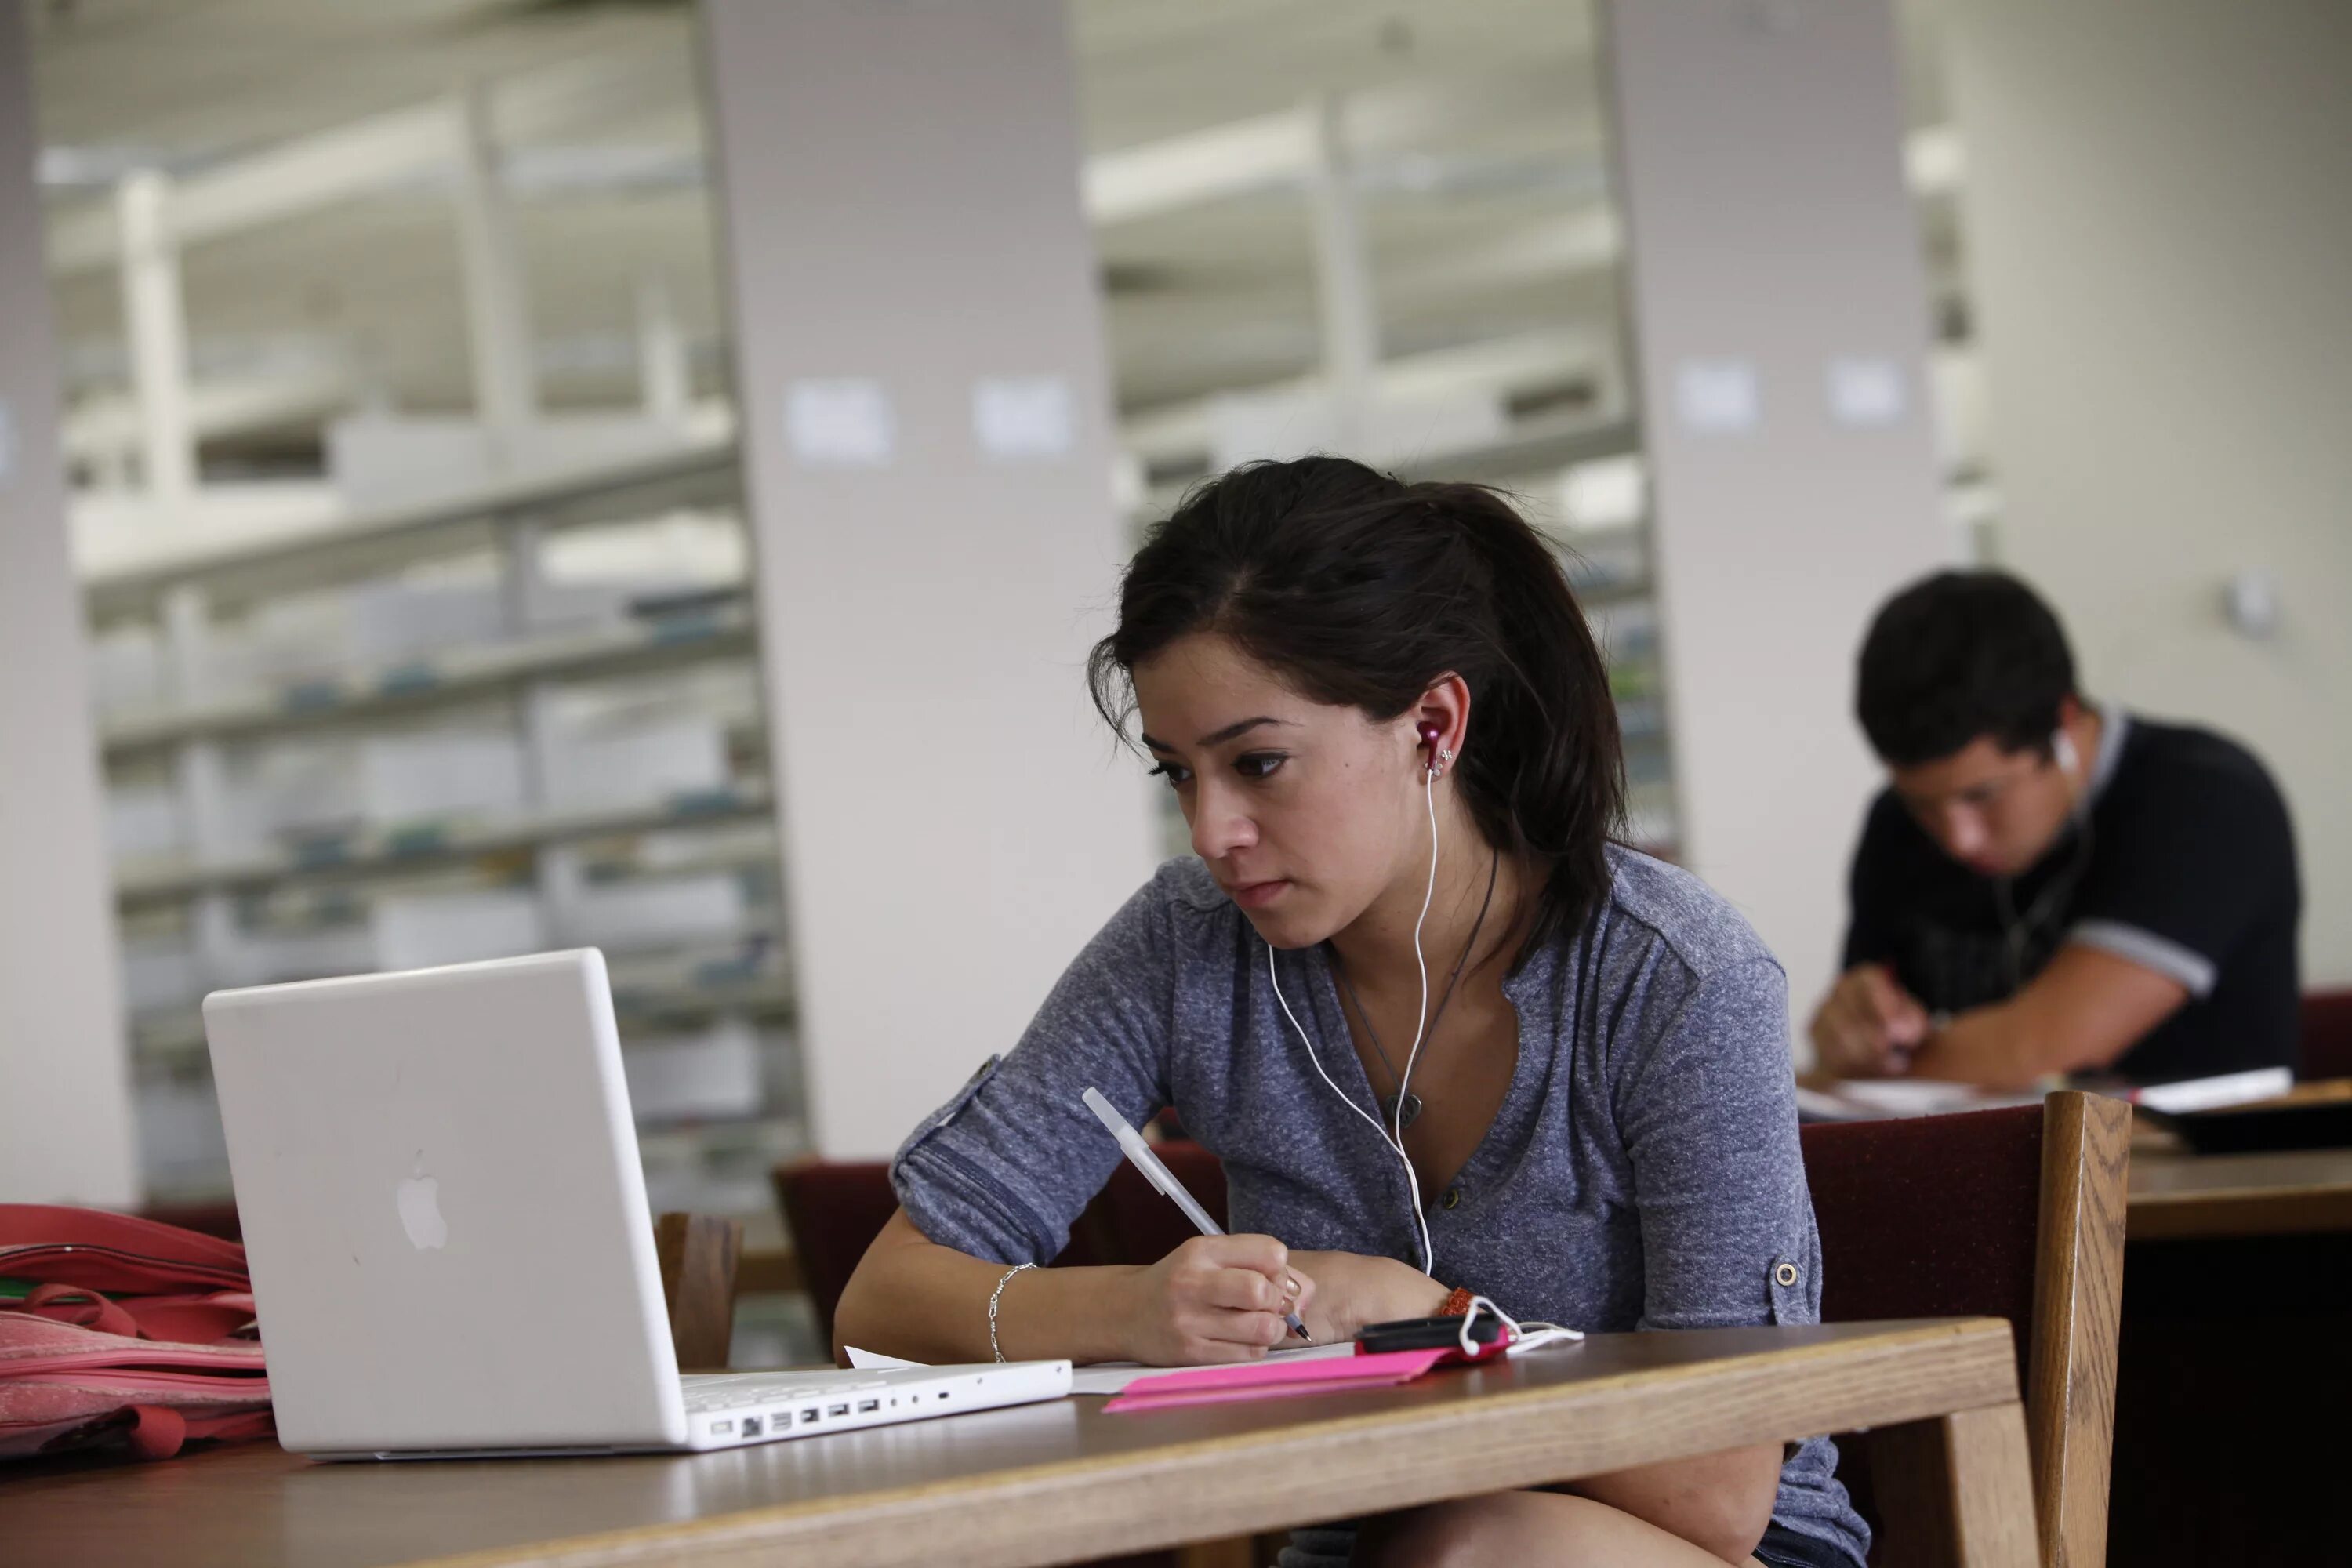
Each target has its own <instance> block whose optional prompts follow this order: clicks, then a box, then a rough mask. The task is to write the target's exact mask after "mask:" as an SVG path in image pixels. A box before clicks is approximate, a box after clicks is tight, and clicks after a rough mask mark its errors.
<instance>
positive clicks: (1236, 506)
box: [1087, 457, 1625, 967]
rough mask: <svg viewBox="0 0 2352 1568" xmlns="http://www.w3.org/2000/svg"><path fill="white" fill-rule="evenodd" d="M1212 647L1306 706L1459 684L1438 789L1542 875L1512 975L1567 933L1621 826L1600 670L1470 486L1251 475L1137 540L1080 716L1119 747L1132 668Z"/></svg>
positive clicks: (1574, 620) (1590, 895) (1332, 468)
mask: <svg viewBox="0 0 2352 1568" xmlns="http://www.w3.org/2000/svg"><path fill="white" fill-rule="evenodd" d="M1196 632H1213V633H1215V634H1217V635H1219V636H1222V637H1228V638H1230V639H1232V641H1233V642H1234V644H1236V645H1237V646H1238V647H1240V648H1241V649H1242V650H1243V651H1244V652H1245V653H1247V654H1248V655H1249V656H1250V657H1251V658H1254V659H1255V660H1257V661H1258V662H1259V663H1260V664H1262V665H1264V666H1265V667H1266V668H1268V669H1270V670H1273V671H1274V672H1275V673H1276V675H1277V676H1279V677H1280V678H1281V679H1283V680H1285V681H1286V682H1287V683H1288V684H1289V685H1290V686H1291V687H1292V688H1293V689H1296V690H1297V691H1299V692H1300V693H1302V694H1303V695H1305V696H1306V697H1307V698H1309V699H1311V700H1315V701H1318V702H1325V703H1331V704H1335V705H1339V704H1344V705H1346V706H1349V707H1353V708H1357V709H1360V710H1362V711H1363V712H1364V713H1366V714H1367V715H1369V716H1370V717H1371V718H1372V719H1374V720H1389V719H1394V718H1395V717H1397V716H1398V715H1399V714H1401V713H1402V712H1404V711H1405V710H1407V709H1408V708H1410V707H1412V704H1413V703H1415V702H1416V701H1418V700H1420V699H1421V697H1422V694H1423V693H1424V692H1426V691H1427V690H1428V689H1429V688H1430V687H1431V686H1432V685H1433V684H1435V683H1436V682H1437V681H1438V680H1440V679H1444V677H1445V676H1446V675H1447V674H1449V673H1451V674H1456V675H1459V676H1461V678H1462V679H1463V680H1464V681H1465V682H1466V683H1467V684H1468V686H1469V688H1470V699H1471V719H1470V732H1469V743H1468V744H1467V745H1465V746H1464V748H1463V750H1462V758H1461V761H1460V762H1459V763H1457V764H1456V765H1455V768H1454V780H1455V786H1456V787H1457V788H1458V789H1459V790H1460V791H1461V793H1462V799H1463V803H1464V804H1465V805H1466V806H1468V808H1469V811H1470V816H1471V818H1472V820H1474V821H1475V823H1476V824H1477V826H1478V831H1479V833H1480V834H1481V835H1482V836H1483V837H1485V838H1486V841H1487V842H1488V843H1489V844H1491V845H1493V846H1495V847H1496V848H1499V849H1501V850H1504V851H1506V852H1507V853H1510V854H1514V855H1519V856H1526V857H1529V858H1533V859H1534V860H1535V861H1536V862H1537V863H1538V865H1540V866H1541V867H1542V868H1544V871H1545V878H1544V884H1543V890H1542V892H1541V894H1540V895H1539V897H1538V907H1537V910H1536V919H1535V928H1534V930H1533V931H1531V932H1530V933H1529V935H1528V940H1527V942H1526V944H1525V945H1524V946H1523V947H1522V948H1521V949H1520V950H1519V952H1518V954H1517V956H1516V957H1515V958H1514V960H1513V966H1514V967H1517V964H1518V963H1523V962H1524V961H1525V960H1526V958H1527V956H1528V953H1530V952H1534V951H1535V949H1536V948H1537V947H1538V946H1540V945H1541V944H1542V943H1544V942H1547V941H1549V940H1550V939H1551V938H1552V937H1553V936H1555V935H1557V934H1559V933H1560V932H1562V931H1570V932H1575V931H1582V930H1583V928H1584V923H1585V921H1587V920H1588V919H1589V918H1590V917H1591V914H1592V911H1593V910H1594V909H1595V907H1596V906H1597V905H1598V904H1599V902H1600V900H1601V896H1602V894H1603V893H1604V892H1605V891H1606V889H1607V888H1608V886H1609V878H1610V871H1609V863H1608V859H1607V857H1606V853H1605V849H1606V846H1607V845H1608V843H1609V841H1610V839H1611V837H1612V835H1614V834H1615V833H1616V832H1617V831H1618V829H1619V826H1620V825H1621V823H1622V819H1623V816H1624V801H1625V779H1624V763H1623V758H1622V753H1621V752H1620V749H1619V741H1618V733H1617V709H1616V704H1615V703H1614V702H1613V701H1612V699H1611V697H1610V694H1609V675H1608V671H1607V670H1606V668H1604V667H1603V666H1602V664H1601V650H1600V649H1599V648H1598V647H1595V646H1594V644H1593V640H1592V632H1591V628H1590V627H1589V626H1586V625H1585V621H1584V614H1583V612H1582V611H1581V610H1580V609H1579V608H1578V606H1577V603H1576V596H1575V595H1574V594H1573V593H1571V592H1570V589H1569V585H1568V576H1567V574H1566V573H1565V572H1563V571H1562V570H1561V567H1560V563H1559V557H1558V556H1557V555H1556V554H1555V553H1554V552H1552V550H1551V548H1550V547H1549V545H1547V544H1546V543H1545V542H1544V541H1543V539H1542V538H1541V537H1540V536H1539V535H1538V534H1537V532H1536V531H1535V530H1534V529H1532V528H1529V527H1528V524H1527V522H1526V521H1525V520H1523V519H1522V518H1521V517H1520V516H1519V514H1518V513H1517V511H1515V510H1512V508H1511V506H1510V505H1509V503H1508V502H1507V501H1506V500H1503V498H1502V497H1501V496H1500V495H1498V494H1497V493H1496V492H1495V491H1494V490H1492V489H1487V488H1486V487H1485V486H1483V485H1468V484H1411V485H1409V484H1405V483H1403V482H1402V481H1401V480H1398V479H1394V478H1392V477H1391V476H1389V475H1386V474H1381V473H1377V472H1375V471H1373V470H1372V469H1370V468H1366V467H1365V466H1364V465H1363V464H1361V463H1356V462H1350V461H1349V460H1347V459H1346V458H1322V457H1318V458H1298V459H1297V460H1296V461H1293V462H1286V463H1251V464H1248V465H1246V466H1244V467H1243V468H1235V469H1234V470H1233V471H1232V472H1230V473H1228V474H1225V475H1223V476H1222V477H1220V478H1218V479H1212V480H1210V481H1208V482H1207V483H1206V484H1203V485H1202V486H1201V487H1199V488H1198V489H1195V490H1193V491H1192V494H1190V495H1189V496H1187V497H1186V498H1185V499H1184V502H1183V504H1182V505H1181V506H1179V507H1178V508H1177V509H1176V512H1175V515H1174V516H1172V517H1171V518H1169V520H1168V521H1165V522H1163V523H1160V524H1159V525H1158V526H1157V527H1155V528H1153V529H1152V530H1151V532H1150V536H1149V538H1148V539H1147V540H1146V541H1145V543H1144V546H1143V548H1142V549H1141V550H1140V551H1139V552H1137V554H1136V557H1135V559H1134V561H1133V562H1132V563H1129V566H1128V569H1127V575H1126V577H1125V579H1124V580H1123V582H1122V583H1121V584H1120V587H1119V602H1118V630H1117V631H1114V632H1113V633H1111V635H1110V636H1108V637H1105V638H1104V639H1103V640H1102V641H1101V642H1099V643H1097V644H1096V645H1095V649H1094V654H1093V657H1092V658H1089V659H1088V660H1087V678H1088V679H1089V681H1090V683H1091V685H1092V687H1093V689H1094V699H1095V706H1096V707H1097V709H1099V710H1101V712H1102V715H1103V717H1104V719H1105V720H1107V721H1108V722H1109V723H1110V725H1111V727H1112V728H1113V729H1115V730H1118V731H1119V732H1120V733H1121V735H1122V736H1124V734H1125V733H1126V721H1127V719H1128V717H1129V714H1131V713H1132V712H1133V710H1134V687H1133V682H1132V677H1133V673H1134V670H1135V667H1136V666H1137V665H1139V664H1140V663H1142V662H1143V661H1144V660H1146V659H1149V658H1151V657H1152V656H1153V655H1154V654H1156V653H1159V652H1160V650H1161V649H1163V648H1165V647H1169V646H1170V645H1171V644H1172V643H1174V642H1176V641H1177V640H1178V639H1179V638H1181V637H1189V636H1191V635H1192V634H1193V633H1196Z"/></svg>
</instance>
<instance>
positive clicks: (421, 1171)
mask: <svg viewBox="0 0 2352 1568" xmlns="http://www.w3.org/2000/svg"><path fill="white" fill-rule="evenodd" d="M415 1172H416V1173H415V1174H414V1175H412V1176H410V1177H409V1178H408V1179H407V1180H406V1181H404V1182H402V1183H401V1184H400V1186H399V1189H398V1190H397V1191H396V1192H395V1193H394V1199H395V1201H397V1202H398V1204H399V1205H400V1228H401V1229H403V1230H404V1231H406V1232H407V1233H408V1244H409V1245H410V1246H411V1247H415V1248H416V1250H417V1251H419V1252H429V1251H431V1250H433V1249H434V1248H436V1247H446V1246H447V1245H448V1243H449V1222H448V1221H447V1220H445V1219H443V1218H442V1217H441V1184H440V1183H439V1182H437V1181H436V1180H435V1179H434V1178H433V1177H431V1176H428V1175H426V1174H425V1156H424V1155H423V1153H422V1152H420V1153H419V1154H418V1155H417V1157H416V1167H415Z"/></svg>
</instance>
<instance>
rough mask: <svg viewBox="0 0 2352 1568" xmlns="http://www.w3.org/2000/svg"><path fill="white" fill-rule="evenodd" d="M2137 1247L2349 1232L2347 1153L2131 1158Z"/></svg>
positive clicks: (2351, 1162)
mask: <svg viewBox="0 0 2352 1568" xmlns="http://www.w3.org/2000/svg"><path fill="white" fill-rule="evenodd" d="M2128 1213H2129V1216H2130V1217H2129V1221H2128V1227H2127V1230H2126V1234H2127V1235H2128V1236H2129V1237H2130V1238H2131V1239H2132V1240H2134V1241H2176V1240H2185V1239H2189V1238H2191V1237H2239V1236H2294V1235H2309V1234H2311V1233H2313V1232H2316V1231H2352V1149H2298V1150H2291V1151H2287V1152H2281V1153H2263V1154H2193V1153H2190V1152H2187V1151H2186V1150H2182V1149H2179V1148H2167V1147H2165V1146H2163V1145H2161V1144H2144V1145H2142V1146H2139V1147H2135V1148H2134V1149H2133V1150H2132V1163H2131V1204H2130V1208H2129V1210H2128Z"/></svg>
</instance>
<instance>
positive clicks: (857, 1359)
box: [847, 1340, 1356, 1394]
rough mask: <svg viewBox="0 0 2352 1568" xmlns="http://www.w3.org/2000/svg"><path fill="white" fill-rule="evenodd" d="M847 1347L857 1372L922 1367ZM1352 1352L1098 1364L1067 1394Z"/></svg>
mask: <svg viewBox="0 0 2352 1568" xmlns="http://www.w3.org/2000/svg"><path fill="white" fill-rule="evenodd" d="M847 1348H848V1351H849V1364H850V1365H851V1366H852V1367H854V1368H856V1370H857V1371H859V1372H887V1371H888V1370H890V1369H891V1368H893V1367H908V1366H919V1365H921V1364H922V1363H919V1362H911V1361H900V1360H899V1359H898V1357H896V1356H887V1355H882V1354H879V1353H877V1352H874V1351H866V1350H860V1349H858V1348H857V1347H856V1345H851V1346H849V1347H847ZM1355 1353H1356V1342H1355V1341H1353V1340H1341V1341H1339V1342H1338V1343H1336V1344H1328V1345H1299V1346H1297V1347H1296V1348H1294V1349H1286V1350H1271V1351H1268V1352H1265V1361H1264V1362H1241V1363H1226V1364H1225V1365H1224V1366H1223V1367H1218V1368H1206V1367H1176V1366H1140V1365H1138V1364H1137V1363H1134V1362H1117V1361H1109V1362H1100V1363H1097V1364H1095V1365H1093V1366H1081V1367H1073V1368H1072V1369H1071V1371H1070V1392H1071V1393H1072V1394H1120V1393H1124V1392H1125V1391H1126V1389H1127V1385H1128V1384H1130V1383H1133V1382H1134V1381H1135V1380H1136V1379H1137V1378H1139V1377H1157V1376H1159V1375H1160V1373H1167V1372H1203V1371H1211V1370H1230V1369H1231V1367H1232V1366H1233V1365H1241V1366H1264V1365H1265V1364H1267V1363H1280V1362H1293V1361H1321V1360H1324V1359H1327V1358H1328V1357H1331V1356H1352V1355H1354V1354H1355Z"/></svg>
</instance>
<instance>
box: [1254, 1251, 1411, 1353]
mask: <svg viewBox="0 0 2352 1568" xmlns="http://www.w3.org/2000/svg"><path fill="white" fill-rule="evenodd" d="M1290 1265H1291V1267H1292V1268H1295V1269H1297V1270H1299V1271H1301V1272H1303V1273H1305V1274H1307V1275H1309V1276H1312V1277H1313V1279H1314V1280H1315V1282H1316V1287H1317V1289H1316V1291H1315V1309H1316V1310H1313V1311H1306V1310H1304V1309H1302V1310H1301V1315H1302V1316H1304V1317H1305V1318H1306V1320H1307V1332H1308V1333H1310V1334H1313V1335H1314V1336H1315V1342H1316V1343H1317V1344H1329V1343H1331V1342H1334V1341H1338V1340H1352V1339H1354V1338H1355V1337H1356V1335H1357V1334H1358V1333H1359V1332H1360V1331H1361V1330H1362V1329H1363V1326H1364V1325H1365V1324H1366V1323H1390V1322H1394V1321H1397V1320H1398V1319H1399V1318H1428V1317H1433V1316H1435V1315H1436V1313H1437V1311H1438V1310H1439V1309H1440V1308H1442V1307H1444V1305H1445V1298H1446V1296H1447V1295H1448V1293H1449V1292H1448V1291H1447V1289H1446V1288H1445V1287H1444V1285H1441V1284H1439V1283H1438V1282H1437V1281H1436V1280H1434V1279H1431V1278H1430V1277H1429V1276H1428V1275H1426V1274H1423V1272H1422V1271H1421V1270H1420V1269H1418V1268H1414V1267H1413V1266H1412V1264H1410V1263H1400V1262H1398V1261H1397V1260H1396V1259H1395V1258H1367V1257H1365V1256H1364V1255H1362V1254H1361V1253H1356V1252H1294V1253H1292V1254H1291V1255H1290Z"/></svg>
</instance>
